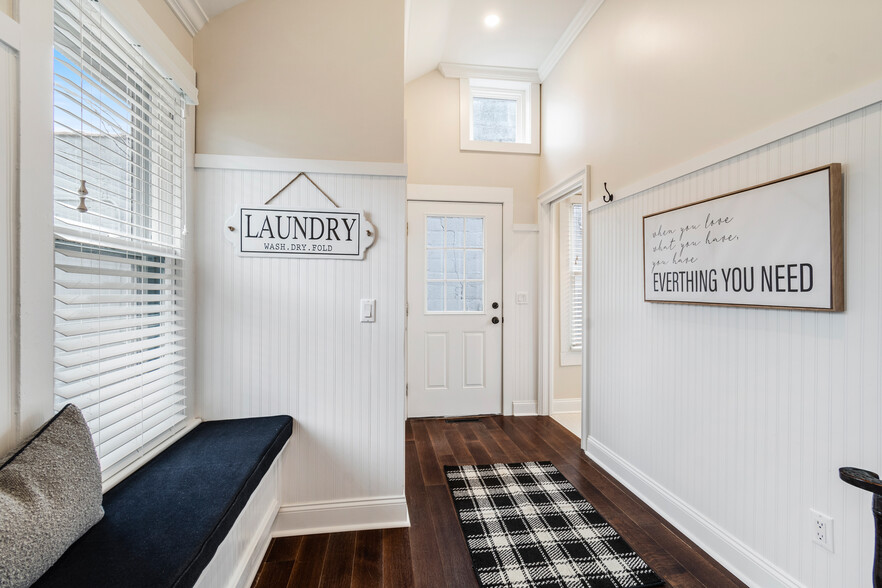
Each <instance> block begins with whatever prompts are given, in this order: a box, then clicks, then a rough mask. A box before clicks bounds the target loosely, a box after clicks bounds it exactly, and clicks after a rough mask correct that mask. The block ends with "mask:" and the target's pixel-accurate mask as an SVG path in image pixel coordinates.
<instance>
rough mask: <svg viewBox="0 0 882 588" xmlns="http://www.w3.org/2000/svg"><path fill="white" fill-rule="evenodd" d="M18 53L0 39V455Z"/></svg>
mask: <svg viewBox="0 0 882 588" xmlns="http://www.w3.org/2000/svg"><path fill="white" fill-rule="evenodd" d="M17 179H18V56H17V54H16V53H15V52H14V51H12V50H11V49H10V48H9V47H7V46H6V45H3V44H2V43H0V231H2V234H0V263H2V271H0V455H2V454H3V453H5V452H6V450H8V449H11V448H12V446H13V445H14V444H15V441H16V436H17V431H16V422H17V415H18V403H17V402H16V398H15V380H14V378H13V374H14V373H16V369H15V362H14V354H15V349H16V348H15V344H14V343H15V341H16V338H15V329H16V324H17V323H16V321H15V320H14V319H15V317H16V316H17V315H18V309H17V308H16V304H15V300H16V298H15V291H16V287H17V271H16V268H17V267H18V263H17V261H16V260H17V256H18V253H17V247H16V243H17V239H18V231H17V229H16V225H17V222H16V221H17V217H18V214H17V211H18V206H17V205H16V202H17V199H18V181H17Z"/></svg>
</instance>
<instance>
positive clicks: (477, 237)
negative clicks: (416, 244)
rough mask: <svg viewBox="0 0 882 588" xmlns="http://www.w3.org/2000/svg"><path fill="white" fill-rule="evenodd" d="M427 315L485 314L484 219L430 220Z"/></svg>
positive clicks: (463, 217)
mask: <svg viewBox="0 0 882 588" xmlns="http://www.w3.org/2000/svg"><path fill="white" fill-rule="evenodd" d="M426 312H431V313H442V312H447V313H464V312H484V219H483V218H482V217H469V216H427V217H426Z"/></svg>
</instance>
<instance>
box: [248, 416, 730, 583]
mask: <svg viewBox="0 0 882 588" xmlns="http://www.w3.org/2000/svg"><path fill="white" fill-rule="evenodd" d="M405 451H406V457H405V466H406V481H405V485H406V494H407V506H408V510H409V511H410V522H411V527H410V528H409V529H386V530H381V531H358V532H351V533H334V534H330V535H307V536H304V537H285V538H281V539H274V540H273V542H272V543H271V544H270V547H269V549H268V550H267V553H266V556H265V557H264V561H263V563H262V565H261V568H260V571H259V572H258V574H257V578H256V579H255V581H254V587H255V588H276V587H279V588H281V587H295V586H298V587H312V586H317V587H319V586H321V587H324V586H335V587H337V586H339V587H348V586H352V587H361V586H385V587H394V588H397V587H408V586H416V587H420V588H423V587H425V588H437V587H440V586H448V587H450V588H469V587H475V586H477V582H476V580H475V576H474V573H473V572H472V568H471V560H470V558H469V553H468V550H467V549H466V545H465V541H464V539H463V537H462V532H461V531H460V528H459V522H458V521H457V518H456V512H455V511H454V509H453V502H452V500H451V498H450V494H449V492H448V490H447V483H446V481H445V479H444V471H443V469H442V466H443V465H448V464H450V465H465V464H475V463H500V462H520V461H541V460H549V461H551V462H552V463H553V464H554V465H555V466H556V467H557V468H558V469H559V470H560V471H561V472H562V473H563V474H564V475H565V476H566V477H567V479H568V480H569V481H570V482H571V483H572V484H573V485H574V486H575V487H576V488H577V489H578V490H579V491H580V492H581V493H582V495H583V496H584V497H585V498H586V499H587V500H588V501H589V502H591V504H593V505H594V507H595V508H596V509H597V511H598V512H599V513H600V514H602V515H603V516H604V517H606V519H607V520H608V521H609V522H610V524H611V525H612V526H613V527H615V529H616V530H617V531H618V532H619V533H620V534H621V535H622V537H624V539H625V540H626V541H627V542H628V543H629V544H630V545H631V546H632V547H633V548H634V549H635V550H636V551H637V553H638V554H640V555H641V556H642V557H643V559H644V560H646V562H647V563H648V564H649V565H650V566H651V567H652V569H653V570H655V571H656V573H658V574H659V575H660V576H661V577H662V578H663V579H664V580H665V582H666V586H670V587H672V588H679V587H691V586H709V587H713V588H725V587H735V586H744V584H742V583H741V582H740V581H738V579H736V578H735V577H734V576H733V575H732V574H730V573H729V572H727V571H726V570H725V569H724V568H723V567H722V566H720V565H719V564H718V563H716V562H715V561H714V560H712V559H711V558H710V557H709V556H708V555H707V554H706V553H704V552H703V551H702V550H701V549H699V548H698V547H697V546H696V545H695V544H694V543H692V542H691V541H689V539H687V538H686V537H684V536H683V535H682V534H681V533H680V532H679V531H677V530H675V529H673V528H672V527H671V526H670V525H668V523H666V522H665V521H664V520H663V519H662V518H661V517H660V516H659V515H657V514H655V512H653V511H652V510H651V509H650V508H649V507H647V506H646V505H645V504H644V503H642V502H641V501H640V500H639V499H637V498H636V497H635V496H634V495H633V494H632V493H631V492H629V491H628V490H626V489H625V488H624V487H623V486H622V485H621V484H619V483H618V482H617V481H616V480H614V479H613V478H612V477H611V476H609V475H608V474H606V473H605V472H604V471H603V470H601V469H600V467H598V466H597V465H596V464H595V463H594V462H593V461H591V460H590V459H588V458H587V457H586V456H585V454H584V453H583V452H582V450H581V449H580V447H579V440H578V439H577V438H576V436H575V435H573V434H572V433H570V432H569V431H567V430H566V429H564V428H563V427H562V426H560V425H559V424H558V423H557V422H555V421H554V420H552V419H551V418H549V417H500V416H491V417H483V418H481V419H480V420H479V421H473V422H468V421H463V422H453V423H451V422H447V421H445V420H444V419H412V420H409V421H407V427H406V444H405Z"/></svg>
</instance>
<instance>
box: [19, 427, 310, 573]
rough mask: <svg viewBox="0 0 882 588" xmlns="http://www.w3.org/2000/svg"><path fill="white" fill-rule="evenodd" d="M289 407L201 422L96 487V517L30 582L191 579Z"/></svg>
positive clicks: (245, 493)
mask: <svg viewBox="0 0 882 588" xmlns="http://www.w3.org/2000/svg"><path fill="white" fill-rule="evenodd" d="M292 423H293V420H292V419H291V417H290V416H274V417H259V418H249V419H235V420H227V421H207V422H204V423H201V424H199V425H198V426H196V427H195V428H194V429H193V430H192V431H190V432H189V433H188V434H187V435H185V436H184V437H182V438H181V439H179V440H178V441H177V442H176V443H174V444H173V445H171V446H170V447H168V448H167V449H165V450H164V451H163V452H162V453H160V454H159V455H157V456H156V457H155V458H153V459H152V460H151V461H150V462H148V463H147V464H145V465H144V466H143V467H142V468H140V469H139V470H138V471H136V472H135V473H133V474H132V475H131V476H129V477H128V478H126V479H125V480H123V481H122V482H120V483H119V484H118V485H117V486H115V487H113V488H111V489H110V490H109V491H108V492H107V494H105V495H104V512H105V515H104V519H102V520H101V522H99V523H98V524H97V525H95V526H94V527H92V528H91V529H90V530H89V531H88V532H87V533H86V534H85V535H83V536H82V537H81V538H80V539H79V540H78V541H77V542H76V543H74V544H73V545H72V546H71V547H70V549H68V550H67V551H66V552H65V553H64V555H63V556H61V559H59V560H58V561H57V562H56V563H55V565H53V566H52V567H51V568H50V569H49V570H48V571H47V572H46V573H45V574H44V575H43V577H42V578H40V580H38V581H37V583H36V584H34V586H39V587H40V588H46V587H51V586H64V587H65V588H78V587H83V588H85V587H88V588H100V587H103V586H107V587H111V586H112V587H114V588H118V587H120V586H125V587H126V588H142V587H143V588H160V587H163V586H175V587H178V586H192V585H193V584H194V583H195V582H196V580H198V579H199V575H200V574H201V573H202V570H203V569H205V566H206V565H208V562H209V561H211V558H212V557H213V556H214V553H215V551H217V548H218V546H219V545H220V543H221V541H223V539H224V537H226V535H227V532H229V530H230V528H231V527H232V526H233V523H234V522H235V520H236V517H238V516H239V513H241V512H242V509H243V508H244V507H245V504H246V503H247V502H248V498H249V497H250V496H251V494H252V493H253V492H254V489H255V488H257V485H258V484H259V483H260V480H261V478H262V477H263V475H264V474H265V473H266V472H267V470H268V469H269V467H270V465H271V464H272V462H273V460H274V459H275V457H276V455H278V453H279V452H280V451H281V450H282V447H283V446H284V445H285V442H286V441H287V440H288V438H289V437H290V436H291V432H292V428H293V424H292Z"/></svg>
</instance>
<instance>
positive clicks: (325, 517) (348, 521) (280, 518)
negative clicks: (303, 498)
mask: <svg viewBox="0 0 882 588" xmlns="http://www.w3.org/2000/svg"><path fill="white" fill-rule="evenodd" d="M409 526H410V517H409V515H408V512H407V500H406V499H405V497H404V496H385V497H380V498H368V499H364V500H334V501H330V502H311V503H306V504H290V505H284V506H282V508H280V509H279V514H278V515H277V516H276V521H275V523H273V530H272V536H273V537H287V536H291V535H315V534H318V533H340V532H343V531H364V530H368V529H394V528H398V527H409Z"/></svg>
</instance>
